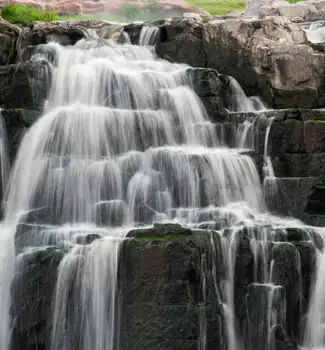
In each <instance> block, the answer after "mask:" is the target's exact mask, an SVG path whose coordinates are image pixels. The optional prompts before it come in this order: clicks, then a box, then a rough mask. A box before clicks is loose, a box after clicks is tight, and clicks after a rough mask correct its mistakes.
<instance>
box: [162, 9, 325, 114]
mask: <svg viewBox="0 0 325 350" xmlns="http://www.w3.org/2000/svg"><path fill="white" fill-rule="evenodd" d="M161 33H162V35H161V39H160V42H159V43H158V45H157V53H158V55H159V56H160V57H162V58H165V59H169V60H171V61H177V62H185V63H188V64H190V65H194V66H196V67H197V66H200V67H209V68H214V69H217V70H218V72H220V73H223V74H227V75H231V76H233V77H234V78H236V79H237V80H238V81H239V83H240V84H241V85H242V86H243V87H244V89H245V90H246V92H247V93H248V94H249V95H256V94H262V97H263V98H264V100H265V101H266V102H267V103H268V104H269V105H270V106H273V107H276V108H288V107H290V108H291V107H318V106H324V103H325V101H324V98H325V95H324V83H323V81H324V74H325V71H324V70H325V55H324V54H321V53H320V52H319V51H317V50H316V49H313V47H312V45H310V43H309V42H308V41H307V37H306V34H305V32H304V30H303V29H302V28H301V27H300V26H299V25H298V24H295V23H292V22H290V21H289V20H288V19H287V18H285V17H280V16H278V17H267V18H264V19H256V18H255V19H254V18H248V19H244V18H236V19H231V18H228V19H215V20H212V21H210V22H208V23H199V22H194V21H189V20H187V19H175V20H174V21H171V22H166V24H165V25H164V26H162V27H161ZM220 53H222V54H220Z"/></svg>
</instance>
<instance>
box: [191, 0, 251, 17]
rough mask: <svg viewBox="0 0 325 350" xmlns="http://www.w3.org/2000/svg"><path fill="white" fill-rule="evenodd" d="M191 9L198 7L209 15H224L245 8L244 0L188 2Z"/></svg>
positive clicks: (199, 0) (195, 0) (198, 0)
mask: <svg viewBox="0 0 325 350" xmlns="http://www.w3.org/2000/svg"><path fill="white" fill-rule="evenodd" d="M187 2H188V3H189V5H190V6H192V7H199V8H201V9H203V10H205V11H207V12H209V13H210V14H211V15H225V14H227V13H229V12H232V11H236V10H242V9H244V8H245V0H188V1H187Z"/></svg>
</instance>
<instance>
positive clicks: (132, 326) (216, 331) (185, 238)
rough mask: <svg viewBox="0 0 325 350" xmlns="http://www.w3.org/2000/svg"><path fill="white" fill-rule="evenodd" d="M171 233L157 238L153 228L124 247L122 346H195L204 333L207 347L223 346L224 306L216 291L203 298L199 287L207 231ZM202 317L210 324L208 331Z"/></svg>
mask: <svg viewBox="0 0 325 350" xmlns="http://www.w3.org/2000/svg"><path fill="white" fill-rule="evenodd" d="M168 233H169V235H167V236H165V238H164V237H159V236H156V237H155V234H156V233H155V230H152V236H151V237H144V238H137V239H132V240H130V241H127V242H126V243H125V245H124V248H123V253H122V259H121V261H122V262H123V264H122V275H123V277H122V282H121V283H122V285H123V291H124V293H123V308H122V310H123V311H122V337H121V338H122V340H123V345H122V348H123V349H152V350H153V349H193V350H194V349H197V348H198V346H199V343H200V341H202V338H203V337H206V339H207V340H206V341H207V349H220V350H221V349H225V344H223V343H224V341H223V339H224V334H223V332H224V329H223V327H222V319H221V316H220V312H221V310H220V309H219V308H220V306H219V305H216V304H215V300H214V301H213V298H212V295H211V299H210V298H209V300H203V294H202V290H200V280H201V279H202V278H203V277H204V276H203V275H202V273H203V272H202V270H201V268H200V266H201V255H202V253H203V252H204V251H206V250H207V249H208V248H207V247H208V242H209V241H208V238H209V236H208V235H209V233H208V232H206V233H205V236H204V234H202V237H199V236H195V235H193V234H191V232H190V234H189V235H178V234H177V233H176V232H175V233H174V232H173V231H169V232H168ZM140 236H141V234H140ZM168 237H170V238H168ZM209 269H210V270H209ZM209 269H208V270H207V271H205V273H206V274H207V275H209V282H210V283H212V280H211V278H212V275H211V273H212V270H211V269H212V266H211V265H210V267H209ZM203 315H205V316H204V320H203V319H202V320H200V318H203ZM200 321H205V322H206V329H205V330H203V329H202V328H201V329H200ZM203 332H206V334H203Z"/></svg>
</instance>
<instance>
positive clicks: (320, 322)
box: [302, 230, 325, 350]
mask: <svg viewBox="0 0 325 350" xmlns="http://www.w3.org/2000/svg"><path fill="white" fill-rule="evenodd" d="M320 233H321V234H322V236H323V239H324V237H325V235H324V230H322V231H321V232H320ZM324 289H325V252H324V251H323V252H321V253H320V254H318V256H317V266H316V276H315V282H314V286H313V288H312V290H311V300H310V304H309V308H308V314H307V320H306V328H305V334H304V341H303V346H302V349H308V350H324V349H325V317H324V315H325V293H324Z"/></svg>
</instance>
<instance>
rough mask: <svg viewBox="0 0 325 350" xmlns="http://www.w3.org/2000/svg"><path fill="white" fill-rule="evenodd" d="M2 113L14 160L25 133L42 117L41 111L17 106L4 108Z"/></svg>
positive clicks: (10, 154)
mask: <svg viewBox="0 0 325 350" xmlns="http://www.w3.org/2000/svg"><path fill="white" fill-rule="evenodd" d="M0 84H1V83H0ZM1 114H2V117H3V119H4V122H5V126H6V130H7V135H8V142H9V157H10V160H11V162H13V160H14V159H15V156H16V153H17V151H18V147H19V143H20V141H21V139H22V137H23V135H24V133H25V132H26V130H27V129H28V128H29V127H30V126H31V125H32V124H33V123H34V122H35V121H36V120H37V119H38V118H39V117H40V115H41V111H39V110H28V109H22V108H16V109H4V110H2V112H1Z"/></svg>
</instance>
